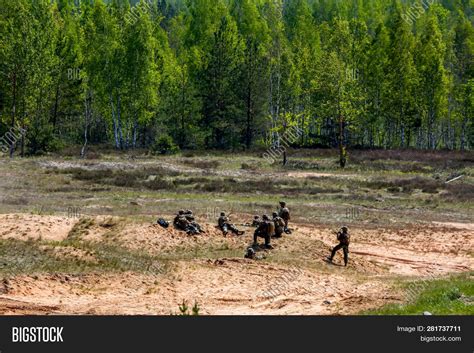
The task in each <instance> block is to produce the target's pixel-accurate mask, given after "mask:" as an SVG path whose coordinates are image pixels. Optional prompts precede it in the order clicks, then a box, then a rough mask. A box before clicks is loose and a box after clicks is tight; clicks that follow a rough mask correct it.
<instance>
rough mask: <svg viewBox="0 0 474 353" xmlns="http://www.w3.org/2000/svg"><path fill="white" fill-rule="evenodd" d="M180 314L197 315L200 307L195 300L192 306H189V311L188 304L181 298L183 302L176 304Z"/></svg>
mask: <svg viewBox="0 0 474 353" xmlns="http://www.w3.org/2000/svg"><path fill="white" fill-rule="evenodd" d="M178 308H179V312H180V315H183V316H189V315H191V316H199V310H201V308H200V307H199V304H198V303H197V302H194V305H193V307H192V308H191V312H189V306H188V303H187V302H186V301H185V300H184V299H183V302H182V303H181V304H180V305H179V306H178Z"/></svg>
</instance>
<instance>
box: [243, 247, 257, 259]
mask: <svg viewBox="0 0 474 353" xmlns="http://www.w3.org/2000/svg"><path fill="white" fill-rule="evenodd" d="M254 256H255V250H254V249H253V248H252V247H248V248H247V251H246V253H245V257H246V258H250V259H251V258H252V257H254Z"/></svg>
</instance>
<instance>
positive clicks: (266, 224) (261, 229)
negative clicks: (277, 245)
mask: <svg viewBox="0 0 474 353" xmlns="http://www.w3.org/2000/svg"><path fill="white" fill-rule="evenodd" d="M259 237H260V238H264V239H265V248H267V249H273V247H272V246H271V245H270V238H271V224H270V220H269V219H268V216H267V215H263V217H262V222H260V224H259V225H258V227H257V229H255V233H254V234H253V245H254V246H257V245H258V241H257V238H259Z"/></svg>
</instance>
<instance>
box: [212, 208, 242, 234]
mask: <svg viewBox="0 0 474 353" xmlns="http://www.w3.org/2000/svg"><path fill="white" fill-rule="evenodd" d="M217 225H218V226H219V229H220V230H222V233H223V234H224V235H227V233H228V232H229V230H230V231H231V232H232V233H234V234H236V235H242V234H244V233H245V232H243V231H241V230H238V229H237V227H236V226H235V225H233V224H232V223H230V219H229V217H227V216H226V215H225V212H221V216H220V217H219V218H218V220H217Z"/></svg>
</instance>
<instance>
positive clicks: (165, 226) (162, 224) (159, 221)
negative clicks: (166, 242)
mask: <svg viewBox="0 0 474 353" xmlns="http://www.w3.org/2000/svg"><path fill="white" fill-rule="evenodd" d="M157 223H158V224H159V225H160V226H162V227H163V228H168V227H169V225H170V223H169V222H167V221H165V220H164V219H163V218H159V219H158V221H157Z"/></svg>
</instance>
